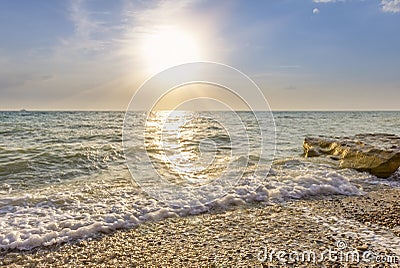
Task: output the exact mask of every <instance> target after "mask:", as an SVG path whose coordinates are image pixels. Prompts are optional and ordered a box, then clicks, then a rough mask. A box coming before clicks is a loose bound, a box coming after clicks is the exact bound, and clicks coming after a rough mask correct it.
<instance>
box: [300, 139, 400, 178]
mask: <svg viewBox="0 0 400 268" xmlns="http://www.w3.org/2000/svg"><path fill="white" fill-rule="evenodd" d="M303 149H304V154H305V157H316V156H322V155H329V156H330V157H331V158H332V159H333V160H337V161H338V163H339V166H340V167H342V168H353V169H356V170H358V171H367V172H369V173H371V174H373V175H375V176H378V177H382V178H387V177H389V176H391V175H392V174H393V173H395V172H396V170H397V169H398V168H399V166H400V137H398V136H396V135H393V134H359V135H355V136H353V137H344V138H339V137H306V138H305V140H304V143H303Z"/></svg>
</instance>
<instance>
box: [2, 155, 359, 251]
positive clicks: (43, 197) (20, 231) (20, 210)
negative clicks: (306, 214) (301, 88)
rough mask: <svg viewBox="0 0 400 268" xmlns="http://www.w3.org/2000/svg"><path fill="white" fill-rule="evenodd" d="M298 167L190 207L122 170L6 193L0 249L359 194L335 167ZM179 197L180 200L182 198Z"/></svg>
mask: <svg viewBox="0 0 400 268" xmlns="http://www.w3.org/2000/svg"><path fill="white" fill-rule="evenodd" d="M291 161H293V160H289V161H288V162H287V163H289V162H291ZM291 165H293V163H292V164H291ZM297 166H298V168H299V169H300V170H301V169H305V168H307V171H305V170H302V172H300V171H299V169H294V168H293V170H292V172H290V171H289V170H288V169H282V165H276V166H274V168H273V170H272V172H271V175H270V176H268V177H267V178H265V179H263V180H262V182H263V183H262V185H260V187H259V188H257V189H256V190H253V188H252V187H250V186H249V185H246V180H244V181H243V183H242V184H239V185H238V186H236V187H234V188H233V189H231V191H229V192H228V193H227V194H226V195H225V196H223V197H222V198H219V199H217V200H215V201H214V202H212V203H202V202H201V201H199V202H198V203H197V204H196V205H195V206H193V204H187V205H183V206H175V207H174V206H166V205H165V204H163V203H162V202H158V201H157V200H154V199H152V198H150V197H148V196H147V195H146V194H145V193H143V192H141V191H140V189H139V188H137V186H135V185H134V184H132V181H131V179H130V177H129V174H128V173H127V171H126V172H125V175H126V176H125V177H124V178H120V179H119V181H118V183H115V181H114V182H113V181H112V180H109V179H108V180H107V177H109V176H112V172H106V173H105V174H102V175H101V176H98V177H96V178H92V179H90V180H88V178H85V179H81V180H76V181H75V182H74V183H72V184H70V185H68V186H67V185H63V184H60V185H53V186H50V187H45V188H41V189H37V190H35V191H28V192H27V193H25V194H24V195H23V196H20V195H12V194H6V195H3V197H2V198H1V199H0V204H1V208H0V214H1V220H0V227H1V231H0V248H1V249H3V250H8V249H20V250H29V249H32V248H34V247H37V246H48V245H52V244H57V243H62V242H67V241H70V240H74V239H81V238H86V237H90V236H93V235H95V234H97V233H109V232H112V231H114V230H117V229H122V228H130V227H134V226H136V225H138V224H141V223H144V222H146V221H158V220H162V219H165V218H170V217H185V216H188V215H196V214H200V213H209V212H211V211H225V210H228V209H232V208H233V207H236V206H245V205H251V204H252V203H254V202H265V203H272V202H274V203H279V202H284V201H285V200H287V199H293V198H294V199H299V198H305V197H308V196H316V195H337V194H340V195H361V194H363V192H362V190H361V189H359V188H358V187H357V186H356V185H354V184H353V183H352V182H351V180H352V179H354V178H351V177H345V176H344V175H343V174H340V173H339V172H338V171H337V170H334V169H331V170H329V169H328V170H327V167H326V166H321V165H312V166H311V164H309V163H302V162H298V165H297ZM301 166H302V167H301ZM306 166H308V167H306ZM350 173H351V172H350ZM354 175H356V174H354ZM181 201H182V202H181V203H180V204H182V203H184V200H181ZM204 201H206V200H204Z"/></svg>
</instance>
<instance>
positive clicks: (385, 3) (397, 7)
mask: <svg viewBox="0 0 400 268" xmlns="http://www.w3.org/2000/svg"><path fill="white" fill-rule="evenodd" d="M381 6H382V10H383V11H384V12H391V13H397V12H400V0H382V1H381Z"/></svg>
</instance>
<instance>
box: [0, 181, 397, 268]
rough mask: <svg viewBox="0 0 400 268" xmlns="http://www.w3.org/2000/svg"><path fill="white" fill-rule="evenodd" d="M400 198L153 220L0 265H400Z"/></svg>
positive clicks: (382, 194) (330, 200)
mask: <svg viewBox="0 0 400 268" xmlns="http://www.w3.org/2000/svg"><path fill="white" fill-rule="evenodd" d="M399 198H400V190H399V189H381V188H380V189H377V190H374V189H372V190H371V191H369V192H368V193H367V194H366V195H363V196H356V197H343V196H329V197H326V196H325V197H317V198H309V199H307V200H301V201H287V202H285V203H282V204H279V205H278V204H267V203H265V204H260V203H259V204H253V205H247V206H245V207H236V208H232V209H231V210H228V211H221V212H219V211H214V212H212V213H208V214H201V215H196V216H188V217H184V218H170V219H164V220H162V221H158V222H147V223H145V224H142V225H139V226H138V227H135V228H132V229H128V230H119V231H116V232H113V233H111V234H100V235H97V236H95V237H91V238H87V239H82V240H79V241H72V242H70V243H65V244H62V245H54V246H50V247H39V248H36V249H33V250H31V251H8V252H2V253H1V255H0V265H2V266H8V267H20V266H24V267H110V266H114V267H190V266H191V267H399V266H400V264H399V256H400V218H399V215H400V203H399V201H398V200H399ZM328 250H331V251H335V252H340V250H341V251H342V252H343V253H345V254H346V253H347V252H355V251H357V252H358V254H359V261H358V262H357V261H356V259H350V258H349V259H346V258H343V256H342V259H341V257H340V255H339V254H336V255H332V256H330V258H328V255H324V256H323V260H322V259H321V260H322V261H321V260H319V259H320V256H322V255H320V254H322V253H323V252H328ZM279 251H284V252H285V253H286V255H285V256H283V258H281V259H279V256H278V254H277V253H276V252H279ZM307 251H312V252H314V253H315V254H316V258H315V260H314V261H313V260H311V261H309V260H308V259H307V258H306V259H301V258H298V259H296V258H289V256H288V253H289V252H296V253H299V254H300V253H301V252H307ZM271 252H273V253H271ZM299 256H300V255H299ZM281 257H282V256H281ZM292 257H293V256H292ZM335 257H336V259H335ZM363 257H365V259H363ZM367 258H368V259H367ZM377 258H378V259H377Z"/></svg>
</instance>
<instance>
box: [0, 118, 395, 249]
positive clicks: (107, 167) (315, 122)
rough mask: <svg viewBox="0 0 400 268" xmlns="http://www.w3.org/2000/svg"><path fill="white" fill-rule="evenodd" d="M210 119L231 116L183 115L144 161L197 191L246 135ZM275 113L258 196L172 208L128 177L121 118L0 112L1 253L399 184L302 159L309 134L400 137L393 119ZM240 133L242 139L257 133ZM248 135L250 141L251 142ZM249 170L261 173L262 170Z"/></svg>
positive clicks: (235, 192) (240, 189)
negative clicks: (173, 134)
mask: <svg viewBox="0 0 400 268" xmlns="http://www.w3.org/2000/svg"><path fill="white" fill-rule="evenodd" d="M213 113H218V118H224V117H226V118H224V120H223V121H224V122H231V123H232V124H233V126H235V124H236V121H235V119H233V118H230V114H224V113H223V112H203V113H202V112H182V113H181V114H180V119H179V120H181V119H182V118H184V119H188V120H186V122H189V123H185V124H178V125H177V126H176V127H175V128H172V129H171V130H176V129H180V132H179V135H178V142H173V141H169V140H168V135H166V136H165V140H164V141H163V142H161V140H158V139H157V136H156V135H155V134H154V135H149V136H148V137H147V141H148V142H149V144H148V145H146V146H147V147H146V148H147V149H148V152H149V157H150V158H151V160H152V163H153V164H154V166H155V167H156V168H157V169H158V171H159V172H161V173H162V172H164V174H165V175H171V174H173V172H172V169H169V168H170V166H169V165H166V164H165V157H167V158H168V159H169V161H172V162H173V164H174V168H175V169H174V170H176V169H178V170H179V174H178V175H179V176H175V177H173V176H172V177H171V178H172V180H174V178H179V179H184V180H187V181H190V182H191V183H193V184H201V183H207V182H208V181H212V180H214V179H216V178H218V177H219V176H221V174H222V173H223V172H224V170H225V169H226V168H227V166H226V163H227V162H228V161H229V159H230V157H231V156H232V155H231V153H232V151H235V150H236V152H239V153H240V152H241V150H242V148H243V144H244V143H245V142H244V141H245V139H244V138H245V137H243V139H242V138H241V137H242V134H241V133H240V132H238V133H236V134H235V133H233V135H232V133H227V129H226V128H224V127H223V124H222V125H221V124H219V123H218V122H213V121H210V120H202V119H201V118H205V117H207V118H212V117H213ZM239 114H240V117H241V118H243V120H244V121H246V120H247V119H249V118H251V114H250V113H247V112H240V113H239ZM214 115H215V114H214ZM273 115H274V118H275V125H276V152H275V157H274V162H273V165H272V169H271V172H270V173H269V175H268V177H267V176H265V178H264V177H263V178H259V180H261V181H262V185H261V187H260V188H258V189H257V191H254V189H252V188H249V187H247V186H246V185H245V184H244V185H243V184H242V185H238V186H237V187H234V188H232V189H230V190H229V193H228V194H227V195H225V196H223V197H221V198H220V199H218V200H216V201H215V202H214V203H213V204H206V203H204V204H202V203H201V202H200V204H199V206H196V207H171V206H168V205H165V204H163V203H162V202H159V201H157V200H155V199H153V198H151V197H149V196H148V195H147V194H146V193H144V192H143V190H142V189H141V188H140V187H138V185H137V184H136V183H135V182H134V180H132V177H131V174H130V173H129V170H128V168H127V166H126V160H125V156H124V150H123V146H122V132H123V131H122V127H123V124H124V113H123V112H0V249H4V250H7V249H10V248H18V249H30V248H32V247H36V246H40V245H49V244H53V243H59V242H62V241H68V240H70V239H76V238H83V237H85V236H90V235H92V234H94V233H97V232H109V231H111V230H114V229H118V228H126V227H131V226H135V225H137V224H140V223H142V222H145V221H148V220H155V219H156V220H157V219H162V218H165V217H171V216H185V215H190V214H196V213H206V212H207V211H208V210H210V209H212V207H213V206H217V207H218V208H220V209H221V208H222V209H225V208H228V207H231V206H234V205H242V204H245V203H250V202H282V201H283V200H285V199H287V198H297V199H298V198H305V197H307V196H310V195H331V194H340V195H359V194H363V189H362V185H363V183H378V184H379V183H385V184H389V185H391V186H393V187H397V186H398V183H397V182H396V181H397V180H398V177H394V178H389V179H387V180H381V179H378V178H375V177H374V176H372V175H370V174H367V173H359V172H356V171H354V170H340V169H337V168H336V167H334V166H331V165H330V164H329V163H325V162H317V161H309V160H306V159H304V158H303V157H302V155H301V154H302V142H303V139H304V137H305V136H307V135H335V136H346V135H354V134H358V133H391V134H397V135H399V134H400V112H274V113H273ZM160 116H162V115H161V114H156V115H155V116H154V118H153V119H152V120H150V122H149V128H154V129H155V130H154V131H153V132H151V133H157V131H156V129H157V124H158V121H157V120H158V119H157V118H160ZM261 116H262V114H261ZM140 118H141V116H140V113H139V114H138V120H142V119H140ZM189 119H190V120H189ZM179 120H178V121H179ZM131 123H133V125H134V124H135V122H131ZM246 126H247V128H248V130H249V131H250V133H251V131H252V130H253V129H252V128H256V126H253V125H251V124H248V125H246ZM233 129H235V127H234V128H233ZM238 131H239V130H238ZM254 133H256V132H254ZM167 134H168V133H167ZM232 137H235V140H233V139H232ZM249 137H250V139H256V137H257V135H255V134H252V135H249V136H248V137H247V138H249ZM268 142H273V141H268ZM137 146H141V144H140V143H138V144H137ZM253 149H254V150H250V151H248V152H246V153H247V154H248V155H247V156H248V158H249V159H250V160H249V162H248V163H247V165H248V166H249V169H251V166H252V165H253V164H254V162H257V161H258V160H259V159H260V155H259V154H258V153H257V150H256V149H257V148H253ZM177 151H179V154H177V153H176V152H177ZM171 159H172V160H171ZM136 161H137V163H138V167H139V168H140V169H141V170H143V176H146V175H149V174H151V173H149V174H147V167H146V166H140V163H141V159H140V157H139V158H138V159H137V160H136ZM238 161H239V160H238ZM210 163H212V164H210ZM204 167H206V168H204ZM151 168H153V167H149V170H150V169H151ZM257 168H260V169H261V170H262V169H264V170H265V171H268V170H269V168H270V167H269V166H268V165H265V166H259V167H257ZM250 174H251V172H250V173H245V174H244V176H247V175H248V176H251V175H250ZM396 176H398V175H396ZM173 183H179V182H178V181H173Z"/></svg>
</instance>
